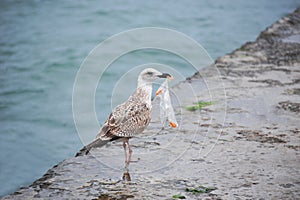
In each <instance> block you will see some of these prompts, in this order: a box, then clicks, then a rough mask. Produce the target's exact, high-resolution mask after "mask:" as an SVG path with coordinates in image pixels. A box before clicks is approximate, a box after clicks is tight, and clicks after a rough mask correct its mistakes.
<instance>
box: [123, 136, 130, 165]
mask: <svg viewBox="0 0 300 200" xmlns="http://www.w3.org/2000/svg"><path fill="white" fill-rule="evenodd" d="M123 148H124V153H125V169H127V167H128V163H129V162H128V161H127V151H126V139H124V140H123Z"/></svg>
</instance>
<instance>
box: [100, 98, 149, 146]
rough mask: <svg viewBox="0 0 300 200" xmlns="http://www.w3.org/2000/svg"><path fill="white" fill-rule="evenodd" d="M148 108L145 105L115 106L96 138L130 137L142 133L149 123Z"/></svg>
mask: <svg viewBox="0 0 300 200" xmlns="http://www.w3.org/2000/svg"><path fill="white" fill-rule="evenodd" d="M150 112H151V110H150V108H149V107H147V104H146V103H142V102H138V103H133V102H130V101H129V102H125V103H123V104H121V105H119V106H117V107H116V108H115V109H114V110H113V112H112V113H111V114H110V115H109V117H108V119H107V120H106V122H105V123H104V125H103V127H102V129H101V131H100V133H99V134H98V135H97V138H98V137H99V138H101V139H102V140H111V139H112V138H115V137H132V136H134V135H135V134H138V133H141V132H143V130H144V129H145V128H146V127H147V126H148V124H149V122H150Z"/></svg>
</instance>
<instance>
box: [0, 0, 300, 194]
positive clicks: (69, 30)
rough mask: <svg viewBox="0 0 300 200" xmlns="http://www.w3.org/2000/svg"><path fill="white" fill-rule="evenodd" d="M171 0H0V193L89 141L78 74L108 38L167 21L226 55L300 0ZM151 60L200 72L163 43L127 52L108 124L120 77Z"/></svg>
mask: <svg viewBox="0 0 300 200" xmlns="http://www.w3.org/2000/svg"><path fill="white" fill-rule="evenodd" d="M161 2H162V1H158V0H154V1H134V0H130V1H126V2H125V1H118V0H117V1H96V0H94V1H57V0H56V1H55V0H54V1H38V0H35V1H34V0H28V1H11V0H1V1H0V150H1V154H0V197H1V196H3V195H5V194H8V193H11V192H13V191H15V190H16V189H18V188H19V187H21V186H26V185H28V184H30V183H32V182H33V181H34V180H35V179H37V178H39V177H41V176H42V175H43V174H44V173H45V172H46V171H47V170H48V169H49V168H51V167H52V166H53V165H55V164H57V163H58V162H60V161H62V160H63V159H66V158H68V157H70V156H74V154H75V152H77V151H78V150H79V149H80V148H81V147H82V143H81V141H80V139H79V137H78V135H77V133H76V129H75V125H74V122H73V116H72V89H73V83H74V80H75V76H76V72H77V70H78V69H79V67H80V65H81V63H82V62H83V60H84V58H85V57H86V56H87V55H88V54H89V52H90V51H91V50H92V49H93V48H94V47H95V46H96V45H97V44H99V43H100V42H101V41H103V40H105V39H106V38H108V37H110V36H112V35H114V34H117V33H119V32H122V31H125V30H128V29H132V28H139V27H149V26H150V27H164V28H170V29H174V30H177V31H180V32H182V33H184V34H186V35H188V36H190V37H192V38H194V39H195V40H196V41H197V42H199V43H200V44H201V45H203V47H204V48H205V49H206V50H207V51H208V53H209V54H210V55H211V57H212V58H213V59H216V58H218V57H219V56H222V55H224V54H226V53H230V52H231V51H233V50H234V49H236V48H238V47H240V46H241V45H242V44H243V43H245V42H246V41H253V40H255V38H256V37H257V36H258V34H259V33H260V32H261V31H262V30H264V29H265V28H266V27H267V26H269V25H270V24H272V23H273V22H275V21H276V20H278V19H279V18H280V17H282V16H284V15H286V14H288V13H290V12H292V11H293V10H295V9H296V7H297V6H299V5H300V3H299V1H298V0H286V1H282V0H273V1H269V0H253V1H241V0H219V1H218V0H216V1H211V0H204V1H170V0H165V1H163V3H161ZM147 62H158V63H163V64H166V65H172V66H179V67H181V68H182V71H183V72H184V75H185V76H191V75H193V73H194V72H195V70H194V69H193V68H191V67H187V66H185V65H186V64H185V63H182V61H181V60H180V59H178V58H176V56H174V55H169V54H167V53H163V52H154V51H151V50H147V51H143V52H137V53H136V55H134V54H133V55H129V56H128V57H127V58H125V57H124V58H121V59H120V60H119V61H118V62H116V63H114V67H113V68H111V69H110V70H109V71H107V73H105V74H104V82H105V84H107V87H101V88H99V89H98V90H97V96H96V98H101V99H102V100H101V102H100V101H97V100H96V109H97V117H98V119H99V123H100V124H101V123H103V121H104V120H105V119H106V117H107V115H108V114H109V112H110V110H111V101H110V98H111V95H112V89H111V88H113V85H114V84H115V82H116V81H117V80H118V78H119V77H120V76H121V75H122V74H123V73H125V72H126V71H128V70H129V69H130V67H132V66H136V65H138V64H143V63H147ZM129 95H130V94H128V96H129ZM128 96H124V97H122V98H124V99H127V98H128ZM96 134H97V133H94V135H96Z"/></svg>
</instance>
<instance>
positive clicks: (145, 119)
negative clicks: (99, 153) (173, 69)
mask: <svg viewBox="0 0 300 200" xmlns="http://www.w3.org/2000/svg"><path fill="white" fill-rule="evenodd" d="M171 77H172V76H171V75H170V74H168V73H161V72H159V71H157V70H156V69H153V68H146V69H144V70H143V71H142V72H141V73H140V75H139V77H138V85H137V89H136V90H135V92H134V93H133V94H132V95H131V96H130V97H129V99H128V100H127V101H125V102H124V103H122V104H120V105H118V106H117V107H116V108H114V109H113V111H112V112H111V114H110V115H109V117H108V118H107V120H106V121H105V123H104V125H103V126H102V128H101V131H100V132H99V133H98V135H97V136H96V138H95V139H94V141H92V142H91V143H90V144H88V145H86V146H84V147H83V148H82V149H81V150H80V151H79V152H78V153H77V154H76V157H77V156H83V155H87V154H88V153H89V152H90V150H91V149H92V148H100V147H102V146H104V145H105V144H107V143H108V142H111V141H114V140H123V148H124V152H125V168H127V167H128V165H129V163H130V161H131V156H132V153H133V151H132V149H131V146H130V144H129V139H130V138H132V137H134V136H136V135H137V134H141V133H142V132H143V131H144V130H145V128H146V127H147V126H148V125H149V122H150V115H151V108H152V105H151V96H152V83H153V82H154V81H155V80H156V79H158V78H171ZM127 148H128V153H127V150H126V149H127Z"/></svg>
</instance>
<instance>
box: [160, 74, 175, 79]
mask: <svg viewBox="0 0 300 200" xmlns="http://www.w3.org/2000/svg"><path fill="white" fill-rule="evenodd" d="M157 77H158V78H167V79H173V77H172V76H171V75H170V74H168V73H163V74H161V75H158V76H157Z"/></svg>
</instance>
